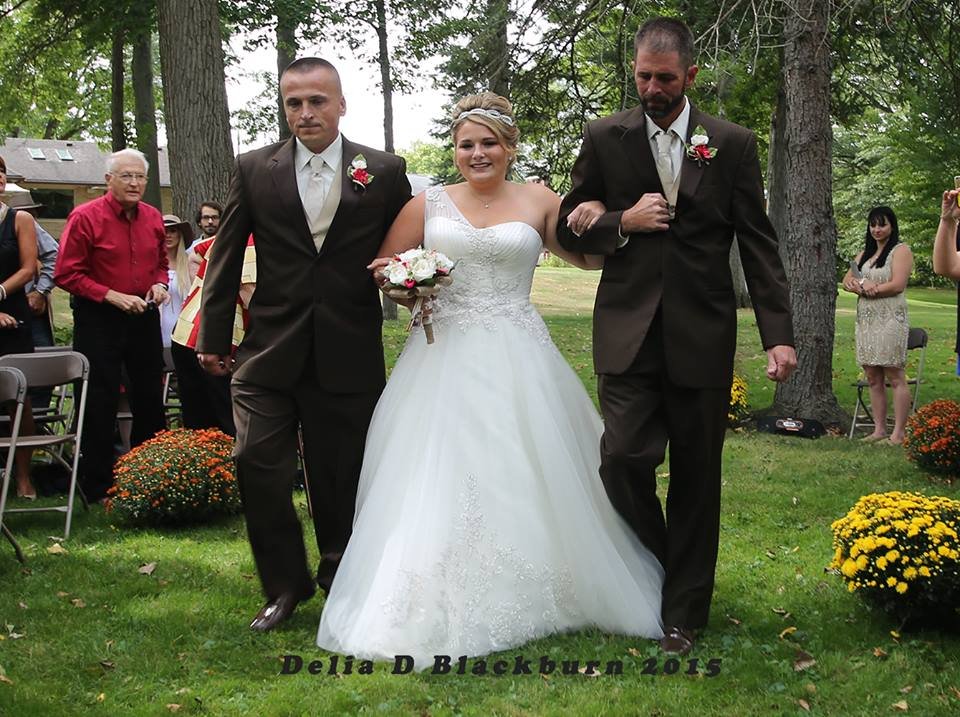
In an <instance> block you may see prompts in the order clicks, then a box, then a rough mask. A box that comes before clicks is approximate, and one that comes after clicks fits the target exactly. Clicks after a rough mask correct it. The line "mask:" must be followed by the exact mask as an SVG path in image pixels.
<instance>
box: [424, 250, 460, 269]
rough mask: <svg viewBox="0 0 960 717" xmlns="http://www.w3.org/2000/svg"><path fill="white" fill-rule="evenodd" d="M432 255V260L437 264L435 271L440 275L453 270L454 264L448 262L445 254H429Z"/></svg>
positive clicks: (434, 252)
mask: <svg viewBox="0 0 960 717" xmlns="http://www.w3.org/2000/svg"><path fill="white" fill-rule="evenodd" d="M430 253H431V254H433V259H434V261H435V262H436V263H437V271H438V272H440V273H441V274H449V273H450V272H451V271H452V270H453V266H454V263H453V262H452V261H450V257H448V256H447V255H446V254H441V253H440V252H438V251H433V252H430Z"/></svg>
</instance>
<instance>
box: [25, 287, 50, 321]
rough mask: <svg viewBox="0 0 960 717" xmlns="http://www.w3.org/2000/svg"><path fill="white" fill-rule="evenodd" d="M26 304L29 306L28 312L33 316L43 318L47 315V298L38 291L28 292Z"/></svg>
mask: <svg viewBox="0 0 960 717" xmlns="http://www.w3.org/2000/svg"><path fill="white" fill-rule="evenodd" d="M27 303H28V304H30V311H32V312H33V315H34V316H43V315H44V314H46V313H47V297H46V296H44V295H43V294H41V293H40V292H39V291H31V292H28V293H27Z"/></svg>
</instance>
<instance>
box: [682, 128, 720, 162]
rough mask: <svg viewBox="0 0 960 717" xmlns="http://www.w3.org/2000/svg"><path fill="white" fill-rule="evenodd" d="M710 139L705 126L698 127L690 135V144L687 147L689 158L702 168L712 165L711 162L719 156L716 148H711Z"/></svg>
mask: <svg viewBox="0 0 960 717" xmlns="http://www.w3.org/2000/svg"><path fill="white" fill-rule="evenodd" d="M709 145H710V137H709V135H707V130H705V129H704V128H703V125H697V127H696V128H695V129H694V130H693V134H692V135H690V144H688V145H686V154H687V157H689V158H690V159H692V160H693V161H695V162H696V163H697V164H699V165H700V166H701V167H702V166H703V165H708V164H710V160H711V159H713V158H714V157H716V156H717V152H718V151H719V150H718V149H717V148H716V147H711V146H709Z"/></svg>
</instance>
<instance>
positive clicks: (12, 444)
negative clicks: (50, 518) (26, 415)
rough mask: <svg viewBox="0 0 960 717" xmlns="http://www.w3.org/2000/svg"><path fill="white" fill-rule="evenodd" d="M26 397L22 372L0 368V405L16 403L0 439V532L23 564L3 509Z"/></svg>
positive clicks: (17, 544)
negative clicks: (2, 459)
mask: <svg viewBox="0 0 960 717" xmlns="http://www.w3.org/2000/svg"><path fill="white" fill-rule="evenodd" d="M26 396H27V379H26V377H25V376H24V375H23V372H22V371H21V370H20V369H17V368H9V367H0V404H3V406H4V407H6V405H7V404H8V403H10V402H11V401H16V406H15V408H14V412H13V417H12V420H11V421H10V436H9V438H2V439H0V447H4V448H6V450H7V460H6V463H5V464H4V467H3V488H2V489H0V530H2V532H3V534H4V535H5V536H6V537H7V540H9V541H10V544H11V545H12V546H13V550H14V552H15V553H16V554H17V560H19V561H20V562H21V563H23V562H25V558H24V556H23V551H22V550H21V549H20V544H19V543H18V542H17V540H16V538H14V537H13V533H11V532H10V529H9V528H8V527H7V526H6V523H4V522H3V513H4V509H5V508H6V506H7V491H8V490H9V488H10V476H12V475H13V460H14V453H15V452H16V448H17V438H18V437H19V435H20V419H21V418H22V417H23V401H24V399H25V398H26Z"/></svg>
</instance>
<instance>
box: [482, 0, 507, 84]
mask: <svg viewBox="0 0 960 717" xmlns="http://www.w3.org/2000/svg"><path fill="white" fill-rule="evenodd" d="M485 15H486V17H487V18H489V23H490V27H491V31H490V35H489V36H488V37H487V39H486V43H485V44H486V48H487V50H486V52H485V53H484V56H483V57H482V58H481V59H482V60H483V61H484V63H485V67H486V68H487V86H488V87H489V88H490V91H491V92H496V93H497V94H498V95H502V96H503V97H509V96H510V62H509V59H510V46H509V44H508V42H507V26H508V24H509V22H510V3H509V0H487V9H486V13H485Z"/></svg>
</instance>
